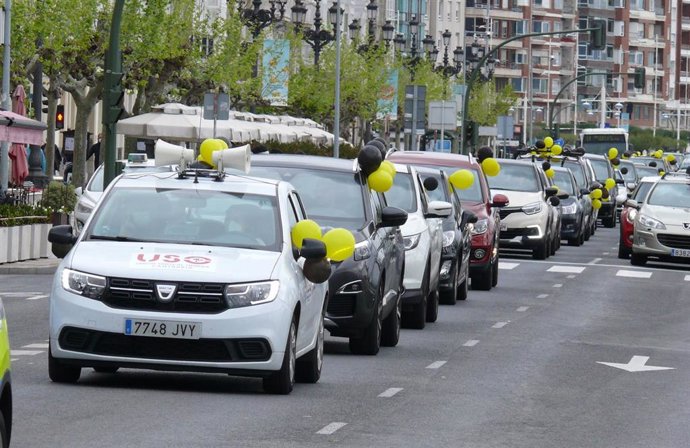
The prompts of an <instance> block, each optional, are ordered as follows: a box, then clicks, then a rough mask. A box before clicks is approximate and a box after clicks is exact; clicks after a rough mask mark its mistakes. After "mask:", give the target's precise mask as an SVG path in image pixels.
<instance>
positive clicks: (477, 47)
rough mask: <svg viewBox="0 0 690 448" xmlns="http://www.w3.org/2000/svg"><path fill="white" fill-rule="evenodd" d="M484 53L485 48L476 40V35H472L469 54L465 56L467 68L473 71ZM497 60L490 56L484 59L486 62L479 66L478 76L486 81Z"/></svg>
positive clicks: (489, 77) (491, 74) (492, 71)
mask: <svg viewBox="0 0 690 448" xmlns="http://www.w3.org/2000/svg"><path fill="white" fill-rule="evenodd" d="M485 55H486V48H485V47H484V46H483V45H482V44H480V43H479V42H478V40H477V36H474V41H473V42H472V44H471V45H470V54H469V55H468V58H467V62H468V63H469V67H468V68H469V69H470V70H469V71H474V70H475V69H476V68H477V66H478V64H479V61H481V60H482V59H483V58H484V56H485ZM498 62H499V61H498V59H494V58H490V59H488V60H487V61H486V64H484V65H483V66H482V67H481V72H480V76H481V78H482V80H484V81H488V80H489V79H491V78H492V77H493V75H494V71H495V69H496V63H498Z"/></svg>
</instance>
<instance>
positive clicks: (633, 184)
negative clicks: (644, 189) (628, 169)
mask: <svg viewBox="0 0 690 448" xmlns="http://www.w3.org/2000/svg"><path fill="white" fill-rule="evenodd" d="M625 186H626V187H627V188H628V190H630V191H632V190H634V189H635V182H628V183H627V184H626V185H625Z"/></svg>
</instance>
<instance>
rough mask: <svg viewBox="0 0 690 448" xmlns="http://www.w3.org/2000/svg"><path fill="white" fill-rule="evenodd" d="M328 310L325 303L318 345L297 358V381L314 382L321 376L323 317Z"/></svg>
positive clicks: (317, 338)
mask: <svg viewBox="0 0 690 448" xmlns="http://www.w3.org/2000/svg"><path fill="white" fill-rule="evenodd" d="M325 310H326V304H325V303H324V311H322V312H321V320H320V322H319V329H318V330H317V331H318V334H317V335H316V346H315V347H314V348H313V349H311V350H309V352H308V353H307V354H305V355H303V356H302V357H301V358H299V359H297V362H296V365H295V381H297V382H300V383H310V384H314V383H317V382H318V381H319V378H321V369H322V368H323V338H324V328H323V317H324V314H325Z"/></svg>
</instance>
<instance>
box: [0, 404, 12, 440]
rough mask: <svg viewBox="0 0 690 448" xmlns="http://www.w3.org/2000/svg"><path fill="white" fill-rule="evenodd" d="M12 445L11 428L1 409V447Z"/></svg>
mask: <svg viewBox="0 0 690 448" xmlns="http://www.w3.org/2000/svg"><path fill="white" fill-rule="evenodd" d="M9 446H10V435H9V428H8V427H7V425H6V424H5V416H4V415H3V414H2V411H0V447H2V448H8V447H9Z"/></svg>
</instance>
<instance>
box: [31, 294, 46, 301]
mask: <svg viewBox="0 0 690 448" xmlns="http://www.w3.org/2000/svg"><path fill="white" fill-rule="evenodd" d="M46 297H48V294H39V295H37V296H31V297H27V298H26V300H39V299H45V298H46Z"/></svg>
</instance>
